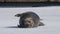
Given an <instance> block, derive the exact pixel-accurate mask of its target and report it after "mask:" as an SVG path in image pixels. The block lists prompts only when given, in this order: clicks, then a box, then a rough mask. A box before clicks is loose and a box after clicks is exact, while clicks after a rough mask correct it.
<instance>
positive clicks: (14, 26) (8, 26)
mask: <svg viewBox="0 0 60 34" xmlns="http://www.w3.org/2000/svg"><path fill="white" fill-rule="evenodd" d="M5 28H19V27H18V26H7V27H5Z"/></svg>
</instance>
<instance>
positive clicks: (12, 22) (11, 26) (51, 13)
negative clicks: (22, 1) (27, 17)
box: [0, 6, 60, 34]
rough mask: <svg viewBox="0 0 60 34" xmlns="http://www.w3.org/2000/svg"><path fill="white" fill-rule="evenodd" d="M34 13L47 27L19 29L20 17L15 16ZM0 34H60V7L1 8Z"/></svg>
mask: <svg viewBox="0 0 60 34" xmlns="http://www.w3.org/2000/svg"><path fill="white" fill-rule="evenodd" d="M27 11H33V12H35V13H36V14H38V15H39V17H40V18H41V19H43V20H41V22H43V23H44V24H45V25H44V26H39V27H36V28H17V25H18V24H19V17H15V16H14V15H15V14H17V13H24V12H27ZM0 34H60V6H51V7H15V8H12V7H11V8H0Z"/></svg>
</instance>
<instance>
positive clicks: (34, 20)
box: [15, 12, 44, 28]
mask: <svg viewBox="0 0 60 34" xmlns="http://www.w3.org/2000/svg"><path fill="white" fill-rule="evenodd" d="M15 16H17V17H20V20H19V25H18V27H21V28H33V27H37V26H43V25H44V24H43V23H42V22H40V20H41V19H40V18H39V16H38V15H37V14H36V13H34V12H25V13H22V14H16V15H15Z"/></svg>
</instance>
